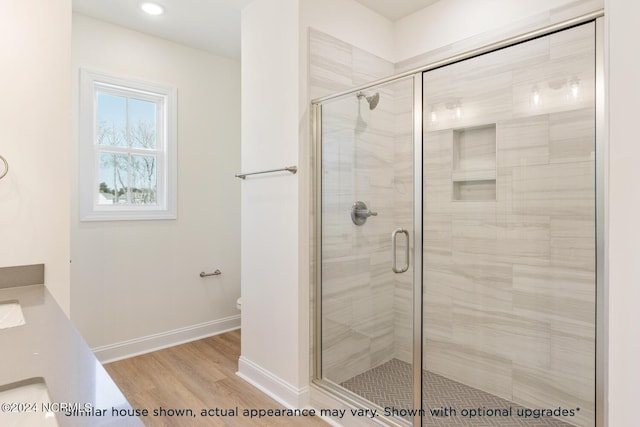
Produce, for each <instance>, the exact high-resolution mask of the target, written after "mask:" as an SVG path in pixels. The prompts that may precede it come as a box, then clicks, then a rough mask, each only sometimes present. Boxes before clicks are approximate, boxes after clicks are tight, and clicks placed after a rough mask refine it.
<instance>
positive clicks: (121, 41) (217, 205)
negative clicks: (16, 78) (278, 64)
mask: <svg viewBox="0 0 640 427" xmlns="http://www.w3.org/2000/svg"><path fill="white" fill-rule="evenodd" d="M79 67H85V68H88V69H92V70H97V71H103V72H108V73H113V74H116V75H120V76H125V77H131V78H134V79H142V80H147V81H150V82H156V83H160V84H163V85H167V86H173V87H176V88H177V91H178V219H177V220H168V221H114V222H80V221H79V220H78V191H77V189H78V179H79V177H78V176H77V173H78V172H77V169H78V167H77V162H78V159H77V145H78V143H79V142H78V141H77V132H78V127H77V99H78V82H79V76H78V70H79ZM73 87H74V97H73V99H74V118H75V120H74V122H75V123H74V135H75V138H74V150H73V153H74V154H73V156H74V157H73V176H72V184H73V185H72V193H71V196H72V210H71V236H72V239H71V242H72V244H71V253H72V260H73V264H72V268H71V271H72V298H71V305H72V320H73V321H74V322H75V323H76V325H77V326H78V329H79V330H80V332H81V333H82V335H83V336H84V338H85V339H86V340H87V341H88V343H89V345H90V346H92V347H94V348H96V347H99V350H101V351H103V353H101V352H100V351H99V352H98V353H99V354H98V355H99V357H101V356H102V357H103V358H114V357H121V356H124V355H127V354H129V353H131V352H139V351H146V350H148V349H150V348H153V347H154V346H158V345H168V344H171V343H174V342H175V341H180V340H182V339H189V338H193V337H194V336H196V335H201V334H207V333H212V332H215V331H216V330H217V329H220V328H223V329H224V328H228V327H230V326H237V325H238V324H239V317H238V315H239V313H238V311H237V309H236V306H235V301H236V298H238V297H239V295H240V248H239V242H240V219H239V216H240V184H239V182H238V181H239V180H237V179H236V178H235V177H234V173H237V172H238V170H239V168H240V64H239V63H238V62H237V61H235V60H232V59H227V58H223V57H219V56H215V55H212V54H210V53H207V52H205V51H201V50H197V49H193V48H188V47H185V46H182V45H179V44H175V43H172V42H168V41H166V40H163V39H159V38H156V37H152V36H148V35H145V34H141V33H138V32H135V31H131V30H128V29H125V28H122V27H119V26H115V25H112V24H108V23H105V22H102V21H98V20H95V19H93V18H89V17H86V16H83V15H78V14H74V15H73ZM216 268H219V269H220V270H221V271H222V275H221V276H218V277H209V278H205V279H203V278H200V277H199V273H200V272H201V271H206V272H211V271H213V270H214V269H216ZM176 330H178V331H176ZM171 331H174V332H176V333H175V334H171V333H170V332H171ZM154 334H164V335H167V334H168V335H167V336H164V337H162V338H158V337H155V339H153V340H150V341H147V342H143V343H140V342H139V341H140V340H142V339H144V338H145V337H146V338H149V337H150V336H153V335H154ZM127 340H133V341H134V342H129V343H125V345H121V346H120V345H119V343H123V342H124V341H127ZM105 346H106V348H105Z"/></svg>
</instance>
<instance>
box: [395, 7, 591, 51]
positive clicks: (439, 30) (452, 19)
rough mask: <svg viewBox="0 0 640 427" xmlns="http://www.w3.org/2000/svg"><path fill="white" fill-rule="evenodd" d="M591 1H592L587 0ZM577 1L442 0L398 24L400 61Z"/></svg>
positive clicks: (396, 28)
mask: <svg viewBox="0 0 640 427" xmlns="http://www.w3.org/2000/svg"><path fill="white" fill-rule="evenodd" d="M587 1H588V0H587ZM569 3H576V0H518V1H513V0H483V1H468V0H440V1H438V2H436V3H434V4H433V5H431V6H428V7H426V8H424V9H422V10H419V11H418V12H416V13H413V14H411V15H409V16H407V17H405V18H402V19H400V20H398V21H396V23H395V31H396V40H395V55H396V56H395V57H394V59H395V61H396V62H399V61H402V60H405V59H408V58H411V57H414V56H417V55H420V54H423V53H425V52H429V51H431V50H434V49H438V48H441V47H443V46H447V45H450V44H452V43H455V42H458V41H460V40H464V39H466V38H469V37H473V36H475V35H478V34H482V33H486V32H489V31H494V30H500V29H503V28H505V27H509V26H512V25H513V24H514V23H515V22H517V21H521V20H523V19H526V18H529V17H531V16H534V15H537V14H540V13H545V12H548V11H549V10H550V9H552V8H558V7H560V6H563V5H565V4H569Z"/></svg>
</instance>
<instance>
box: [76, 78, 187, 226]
mask: <svg viewBox="0 0 640 427" xmlns="http://www.w3.org/2000/svg"><path fill="white" fill-rule="evenodd" d="M80 80H81V83H80V97H81V98H80V142H79V145H80V175H79V182H80V220H82V221H111V220H144V219H175V218H176V176H177V174H176V163H177V162H176V152H177V150H176V90H175V89H173V88H167V87H162V86H158V85H155V84H151V83H145V82H139V81H132V80H128V79H123V78H119V77H115V76H111V75H108V74H104V73H98V72H93V71H88V70H81V72H80Z"/></svg>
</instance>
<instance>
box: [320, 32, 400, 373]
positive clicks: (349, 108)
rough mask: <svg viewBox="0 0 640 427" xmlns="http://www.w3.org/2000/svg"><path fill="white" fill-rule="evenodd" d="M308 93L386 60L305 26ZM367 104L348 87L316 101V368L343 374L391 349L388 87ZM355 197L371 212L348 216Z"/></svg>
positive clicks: (338, 85)
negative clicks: (319, 177) (361, 219)
mask: <svg viewBox="0 0 640 427" xmlns="http://www.w3.org/2000/svg"><path fill="white" fill-rule="evenodd" d="M309 41H310V57H309V61H310V63H309V67H310V68H309V74H310V83H311V89H310V92H311V98H316V97H319V96H323V95H327V94H331V93H335V92H338V91H342V90H344V89H348V88H351V87H354V86H357V85H360V84H363V83H366V82H370V81H373V80H376V79H379V78H381V77H385V76H388V75H391V74H393V71H394V68H393V64H392V63H390V62H388V61H385V60H383V59H381V58H378V57H376V56H374V55H372V54H369V53H367V52H364V51H363V50H361V49H358V48H355V47H353V46H351V45H349V44H347V43H344V42H342V41H340V40H337V39H335V38H333V37H330V36H328V35H326V34H323V33H321V32H318V31H313V30H312V31H310V34H309ZM376 90H377V91H378V92H379V94H380V102H379V104H378V106H377V107H376V108H375V110H373V111H372V110H370V109H369V107H368V104H367V103H366V101H364V100H359V99H358V98H357V97H356V96H355V95H353V96H349V97H345V98H341V99H338V100H336V101H332V102H327V103H326V104H325V105H324V106H323V200H322V205H323V209H322V226H323V236H322V237H323V253H322V266H321V268H322V275H323V295H322V299H323V304H322V334H323V335H322V351H323V353H322V354H323V376H324V378H326V379H329V380H332V381H334V382H336V383H340V382H343V381H344V380H347V379H349V378H352V377H353V376H355V375H358V374H360V373H362V372H364V371H367V370H369V369H371V368H373V367H376V366H378V365H379V364H381V363H384V362H386V361H388V360H390V359H391V358H392V357H393V352H394V307H393V302H394V299H393V295H394V277H393V274H392V273H391V271H390V269H389V253H390V250H391V244H390V239H389V235H390V230H392V229H393V226H394V216H395V205H394V194H393V193H394V191H393V182H394V169H395V158H394V146H393V137H394V126H395V113H394V108H395V88H394V87H393V86H386V87H382V88H378V89H376ZM357 200H361V201H364V202H365V203H367V205H368V207H369V208H370V209H371V210H373V211H376V212H378V216H376V217H371V218H369V220H368V221H367V223H366V224H365V225H363V226H356V225H355V224H353V222H352V221H351V217H350V209H351V205H352V204H353V203H354V202H355V201H357Z"/></svg>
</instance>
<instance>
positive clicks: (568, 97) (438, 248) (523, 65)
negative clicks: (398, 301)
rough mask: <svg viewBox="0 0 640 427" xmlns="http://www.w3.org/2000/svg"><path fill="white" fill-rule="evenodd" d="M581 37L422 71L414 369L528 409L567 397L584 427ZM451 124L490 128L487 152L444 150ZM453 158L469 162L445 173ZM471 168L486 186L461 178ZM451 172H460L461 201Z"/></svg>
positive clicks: (454, 128) (586, 62) (584, 33)
mask: <svg viewBox="0 0 640 427" xmlns="http://www.w3.org/2000/svg"><path fill="white" fill-rule="evenodd" d="M594 37H595V35H594V26H593V24H588V25H584V26H581V27H577V28H574V29H571V30H567V31H564V32H561V33H557V34H555V35H552V36H549V37H546V38H543V39H538V40H535V41H532V42H528V43H526V44H522V45H519V46H516V47H513V48H509V49H506V50H503V51H499V52H495V53H492V54H490V55H486V56H483V57H479V58H475V59H473V60H469V61H466V62H462V63H458V64H455V65H452V66H449V67H445V68H442V69H439V70H435V71H432V72H429V73H426V74H425V75H424V87H425V95H424V102H425V109H424V124H425V129H424V212H425V215H424V277H425V281H424V286H425V293H424V309H425V311H424V328H425V335H424V364H425V367H426V369H428V370H430V371H432V372H435V373H438V374H440V375H444V376H446V377H448V378H450V379H453V380H456V381H460V382H462V383H464V384H467V385H470V386H473V387H476V388H479V389H482V390H485V391H487V392H490V393H493V394H495V395H498V396H500V397H503V398H506V399H508V400H511V401H514V402H516V403H519V404H522V405H524V406H527V407H533V408H557V407H563V408H574V409H575V408H577V407H579V408H580V410H579V411H577V412H576V414H577V415H576V416H575V417H570V418H566V421H567V422H570V423H572V424H576V425H579V426H584V427H586V426H593V425H594V395H595V387H594V385H595V380H594V372H595V366H594V361H595V235H594V231H595V217H594V209H595V200H594V195H595V188H594V179H595V177H594V170H595V165H594V135H595V129H594V115H595V110H594V84H595V83H594V58H595V55H594ZM487 126H488V127H487ZM494 126H495V128H494ZM460 129H467V131H468V132H473V131H474V130H478V129H484V130H487V129H488V132H495V148H494V150H495V151H494V153H495V154H491V155H486V147H485V146H484V145H483V144H484V143H483V144H479V145H478V146H476V147H475V148H473V147H470V146H465V147H466V148H464V150H466V151H464V152H463V153H462V152H456V150H458V151H461V150H462V149H461V148H460V146H458V147H457V148H456V142H455V140H456V138H460V135H461V133H460ZM484 130H483V131H482V132H485V131H484ZM456 132H457V133H456ZM478 135H479V134H478ZM482 138H484V136H483V137H482ZM458 144H461V143H460V142H458ZM474 150H475V151H474ZM461 156H467V157H473V156H475V157H476V158H478V159H480V161H479V163H476V164H474V163H473V162H471V163H468V164H470V165H472V166H471V169H472V170H470V171H467V172H466V175H465V173H456V168H457V167H459V166H460V165H462V161H461V160H460V157H461ZM491 156H495V157H494V158H493V159H491ZM467 157H465V159H467ZM467 160H468V159H467ZM467 160H465V161H467ZM456 163H458V165H456ZM483 165H484V166H483ZM482 169H485V170H482ZM486 169H493V171H490V170H489V171H487V170H486ZM483 175H484V177H483V178H482V180H481V182H482V184H481V185H484V186H487V187H488V188H489V187H492V188H493V193H487V192H485V190H482V191H481V187H480V186H479V187H474V185H473V184H474V182H476V181H474V179H475V178H474V176H475V177H478V176H481V177H482V176H483ZM456 176H462V177H463V179H467V178H468V179H469V181H466V182H463V184H460V185H466V187H465V188H467V190H466V191H467V193H465V194H466V196H465V197H467V199H466V200H455V198H456V193H455V191H454V187H455V185H456V184H457V183H454V180H455V179H454V178H455V177H456ZM465 176H466V177H467V178H464V177H465ZM487 195H489V196H487ZM474 198H477V200H474ZM487 198H490V199H492V200H487Z"/></svg>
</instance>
